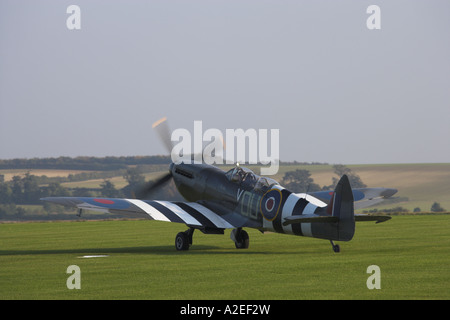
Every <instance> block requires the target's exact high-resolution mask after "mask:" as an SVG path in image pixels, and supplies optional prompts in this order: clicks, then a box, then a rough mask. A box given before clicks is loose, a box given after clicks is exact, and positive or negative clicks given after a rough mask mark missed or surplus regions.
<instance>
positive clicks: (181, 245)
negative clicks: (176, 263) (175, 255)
mask: <svg viewBox="0 0 450 320" xmlns="http://www.w3.org/2000/svg"><path fill="white" fill-rule="evenodd" d="M194 230H195V229H194V228H189V230H186V231H185V232H180V233H178V234H177V236H176V237H175V249H177V250H178V251H186V250H189V247H190V246H191V245H192V235H193V234H194Z"/></svg>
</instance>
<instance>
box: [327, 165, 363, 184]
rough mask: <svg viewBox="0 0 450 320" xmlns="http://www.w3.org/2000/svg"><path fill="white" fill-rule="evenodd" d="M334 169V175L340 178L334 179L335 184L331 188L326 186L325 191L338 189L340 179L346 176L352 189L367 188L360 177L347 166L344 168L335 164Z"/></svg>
mask: <svg viewBox="0 0 450 320" xmlns="http://www.w3.org/2000/svg"><path fill="white" fill-rule="evenodd" d="M333 169H334V173H335V174H336V175H337V176H338V178H335V177H333V178H332V181H333V183H332V184H331V185H330V186H324V187H323V190H329V189H334V188H336V185H337V183H338V182H339V179H340V178H341V177H342V176H343V175H344V174H345V175H347V177H348V180H349V181H350V185H351V186H352V188H366V187H367V185H366V184H364V183H363V182H362V180H361V178H360V177H359V175H358V174H356V173H354V172H353V171H352V170H351V169H350V168H347V167H346V166H344V165H342V164H335V165H334V166H333Z"/></svg>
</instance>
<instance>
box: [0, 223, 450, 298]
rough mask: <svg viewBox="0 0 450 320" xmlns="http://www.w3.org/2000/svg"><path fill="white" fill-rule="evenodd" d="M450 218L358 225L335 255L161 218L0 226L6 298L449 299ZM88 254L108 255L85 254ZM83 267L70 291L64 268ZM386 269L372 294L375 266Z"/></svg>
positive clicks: (300, 243) (296, 241)
mask: <svg viewBox="0 0 450 320" xmlns="http://www.w3.org/2000/svg"><path fill="white" fill-rule="evenodd" d="M449 227H450V215H429V216H425V215H422V216H395V217H393V218H392V219H391V220H390V221H388V222H384V223H381V224H374V223H369V222H364V223H359V224H357V228H356V234H355V237H354V239H353V240H352V241H350V242H341V243H340V245H341V253H339V254H336V253H334V252H333V251H332V250H331V246H330V244H329V242H328V241H326V240H319V239H311V238H304V237H296V236H289V235H280V234H275V233H270V234H261V233H260V232H258V231H256V230H253V229H248V232H249V235H250V248H249V249H247V250H237V249H235V248H234V244H233V242H232V241H231V240H230V239H229V231H226V234H225V235H224V236H222V235H204V234H202V233H200V232H195V234H194V245H193V247H192V248H191V249H190V250H189V251H186V252H177V251H176V250H175V248H174V238H175V235H176V233H177V232H179V231H184V230H185V229H186V227H185V226H183V225H181V224H176V223H166V222H157V221H145V220H142V221H89V222H47V223H14V224H0V244H1V246H0V266H1V268H0V299H1V300H4V299H77V300H78V299H168V300H172V299H189V300H191V299H194V300H195V299H244V300H245V299H264V300H278V299H286V300H293V299H294V300H295V299H327V300H328V299H358V300H359V299H450V271H449V269H448V266H449V265H450V255H449V250H448V249H449V248H450V228H449ZM84 255H108V257H103V258H90V259H83V258H80V257H82V256H84ZM70 265H77V266H79V267H80V270H81V289H80V290H76V289H74V290H69V289H67V287H66V280H67V278H68V277H69V274H66V269H67V267H68V266H70ZM370 265H377V266H379V268H380V271H381V275H380V280H381V289H379V290H377V289H373V290H369V289H368V288H367V286H366V281H367V279H368V277H369V276H370V274H368V273H367V267H368V266H370Z"/></svg>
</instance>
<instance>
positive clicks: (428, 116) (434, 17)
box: [0, 0, 450, 164]
mask: <svg viewBox="0 0 450 320" xmlns="http://www.w3.org/2000/svg"><path fill="white" fill-rule="evenodd" d="M71 4H76V5H78V6H79V7H80V9H81V15H80V17H81V29H80V30H69V29H68V28H67V26H66V20H67V19H68V18H69V16H70V14H68V13H66V10H67V7H68V6H69V5H71ZM372 4H375V5H378V6H379V7H380V9H381V29H380V30H369V29H368V28H367V25H366V20H367V19H368V18H369V16H370V14H368V13H366V9H367V7H368V6H369V5H372ZM449 14H450V2H449V1H425V0H422V1H416V0H414V1H380V0H376V1H375V0H374V1H362V0H355V1H335V0H330V1H316V0H314V1H313V0H310V1H299V0H296V1H294V0H292V1H283V0H282V1H275V0H272V1H265V0H226V1H225V0H223V1H217V0H204V1H199V0H179V1H172V0H160V1H143V0H139V1H136V0H134V1H129V0H127V1H125V0H124V1H98V0H89V1H75V0H74V1H62V0H52V1H35V0H33V1H31V0H30V1H17V0H1V1H0V159H11V158H23V157H26V158H33V157H58V156H82V155H83V156H122V155H154V154H165V153H166V151H165V149H164V147H163V145H162V144H161V143H160V141H159V140H158V138H157V135H156V134H155V133H154V132H153V131H152V129H151V124H152V123H153V122H154V121H156V120H158V119H159V118H161V117H162V116H167V117H168V119H169V124H170V126H171V128H172V129H176V128H186V129H188V130H191V131H192V130H193V125H194V120H202V121H203V129H204V130H206V129H207V128H218V129H220V130H222V131H223V132H224V133H225V129H227V128H229V129H235V128H243V129H249V128H254V129H279V130H280V158H281V160H285V161H289V160H297V161H319V162H328V163H344V164H357V163H410V162H450V147H449V140H450V139H449V138H450V36H449V34H450V19H449Z"/></svg>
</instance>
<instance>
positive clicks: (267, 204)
mask: <svg viewBox="0 0 450 320" xmlns="http://www.w3.org/2000/svg"><path fill="white" fill-rule="evenodd" d="M280 204H281V191H280V190H278V189H272V190H269V191H267V192H266V194H265V195H264V196H263V197H262V198H261V202H260V205H259V207H260V210H261V213H262V215H263V217H264V219H266V220H268V221H273V220H275V218H276V217H277V214H278V211H279V210H280Z"/></svg>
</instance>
